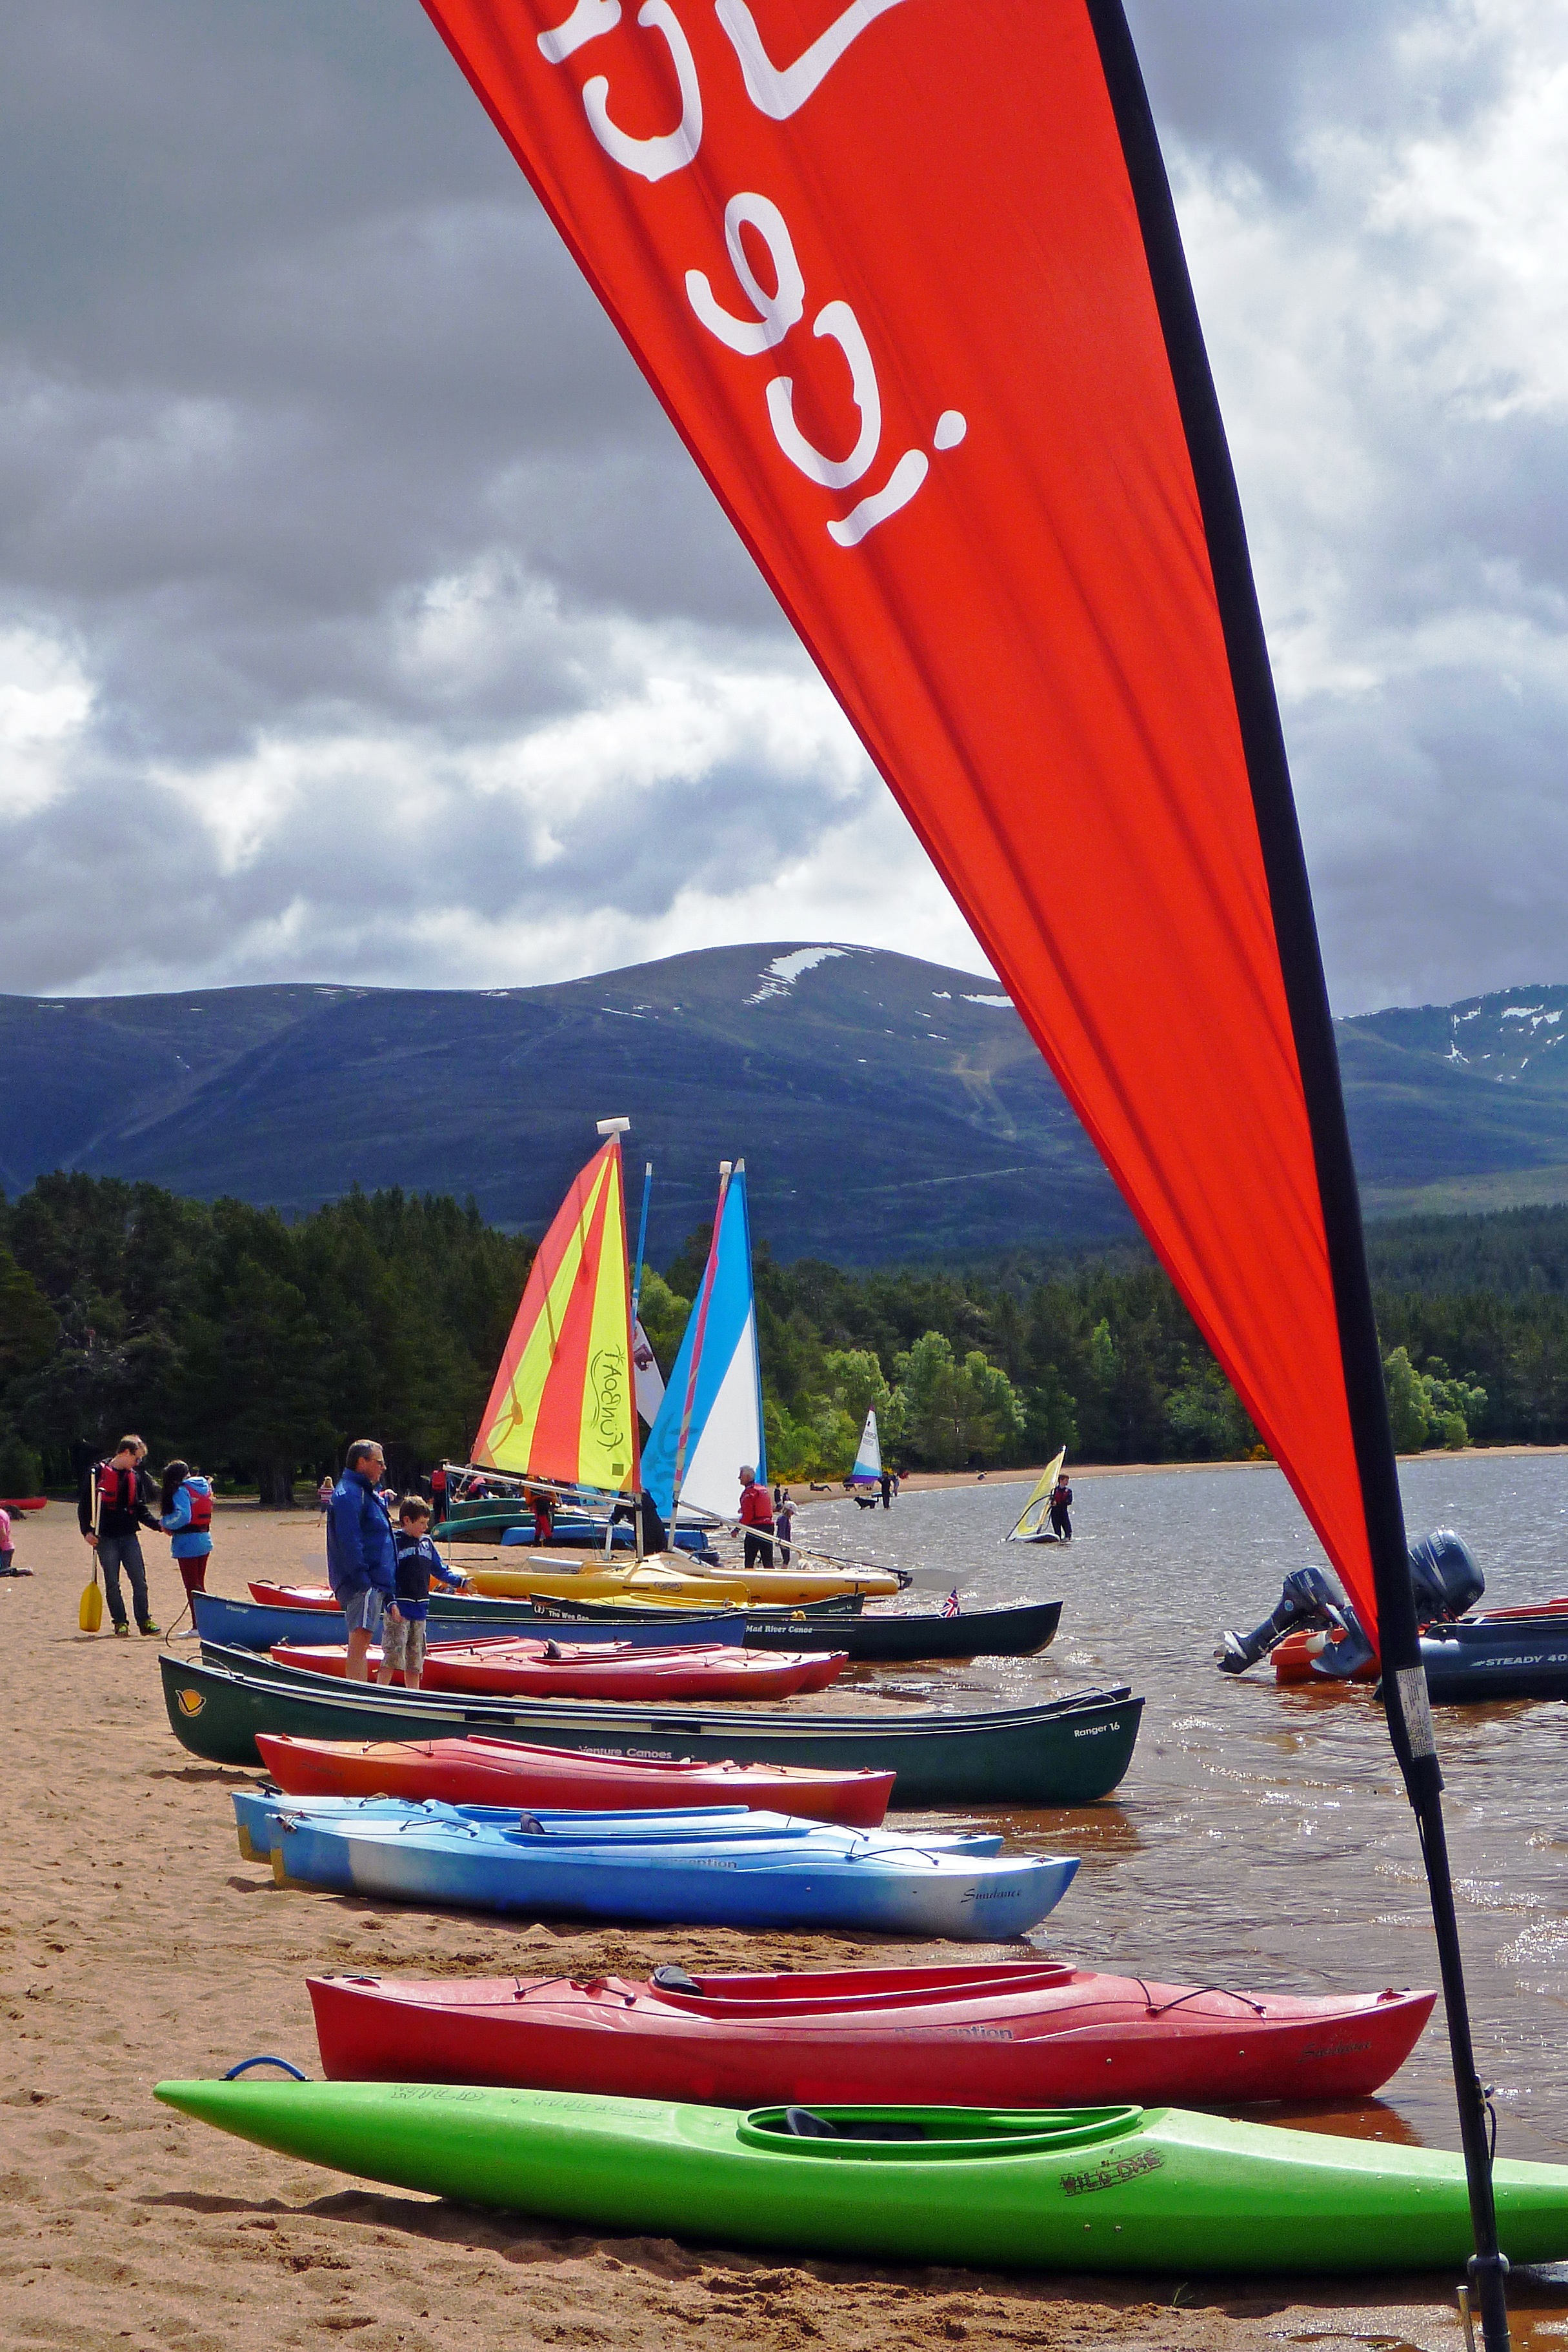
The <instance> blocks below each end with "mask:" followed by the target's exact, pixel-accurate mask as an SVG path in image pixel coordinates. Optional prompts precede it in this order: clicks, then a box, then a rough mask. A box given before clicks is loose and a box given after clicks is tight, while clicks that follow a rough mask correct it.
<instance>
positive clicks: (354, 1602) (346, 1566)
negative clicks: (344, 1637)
mask: <svg viewBox="0 0 1568 2352" xmlns="http://www.w3.org/2000/svg"><path fill="white" fill-rule="evenodd" d="M385 1475H386V1456H385V1455H384V1454H383V1452H382V1450H381V1448H380V1446H379V1445H378V1444H376V1442H375V1440H374V1437H358V1438H356V1439H355V1440H354V1442H353V1444H352V1445H351V1446H350V1447H349V1452H348V1461H347V1463H346V1465H344V1469H343V1475H342V1477H341V1478H340V1479H339V1480H338V1483H337V1485H336V1486H334V1487H333V1489H332V1499H331V1502H330V1503H329V1504H328V1505H327V1576H328V1579H329V1580H330V1581H331V1588H332V1591H333V1592H334V1593H335V1594H336V1595H337V1598H338V1600H339V1601H340V1602H341V1603H342V1612H343V1615H344V1616H345V1617H346V1618H347V1620H348V1628H349V1655H348V1675H349V1679H350V1681H351V1682H356V1683H363V1682H365V1681H367V1680H368V1679H369V1671H370V1670H369V1667H368V1665H367V1664H366V1653H367V1652H368V1651H369V1649H370V1646H371V1643H373V1642H374V1640H375V1639H376V1637H377V1635H378V1634H379V1633H380V1632H381V1620H382V1615H383V1612H384V1610H385V1608H386V1604H387V1602H388V1601H390V1600H391V1599H392V1596H393V1593H394V1591H395V1589H396V1571H397V1543H396V1538H395V1537H394V1535H393V1532H392V1520H391V1518H390V1517H389V1516H388V1514H387V1508H386V1505H385V1504H384V1502H383V1501H382V1499H381V1496H379V1495H378V1494H377V1493H376V1488H377V1487H378V1486H380V1485H381V1482H382V1480H383V1479H384V1477H385Z"/></svg>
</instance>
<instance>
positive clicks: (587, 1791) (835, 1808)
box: [256, 1732, 893, 1829]
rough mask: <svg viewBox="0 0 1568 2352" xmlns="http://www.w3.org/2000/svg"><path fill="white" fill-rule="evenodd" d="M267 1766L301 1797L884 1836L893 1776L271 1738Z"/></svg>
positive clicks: (495, 1747) (264, 1756)
mask: <svg viewBox="0 0 1568 2352" xmlns="http://www.w3.org/2000/svg"><path fill="white" fill-rule="evenodd" d="M256 1745H257V1748H258V1749H259V1751H260V1756H261V1761H262V1763H263V1765H264V1766H265V1768H266V1769H267V1770H268V1772H269V1773H270V1774H271V1775H272V1778H273V1780H276V1782H277V1783H278V1786H279V1788H280V1789H283V1790H287V1791H288V1793H289V1795H290V1796H298V1797H406V1798H408V1799H409V1800H410V1801H413V1802H415V1803H425V1802H427V1801H437V1802H438V1803H444V1804H448V1805H463V1804H474V1805H516V1806H517V1807H518V1808H519V1809H520V1810H521V1809H522V1808H524V1807H528V1806H533V1805H577V1806H580V1807H582V1808H584V1810H586V1809H589V1808H592V1807H597V1806H603V1807H604V1808H605V1810H606V1811H612V1812H615V1811H621V1810H622V1809H623V1808H624V1807H626V1806H628V1805H646V1806H650V1807H651V1806H664V1805H694V1804H700V1803H703V1802H710V1803H713V1804H720V1805H725V1804H729V1805H748V1806H751V1807H753V1808H756V1809H758V1810H760V1811H764V1812H767V1811H777V1812H781V1813H793V1814H794V1815H795V1817H796V1818H797V1819H801V1820H813V1821H824V1822H842V1823H844V1824H846V1825H847V1826H849V1827H853V1828H856V1829H875V1828H876V1826H877V1824H878V1823H879V1822H880V1821H881V1819H882V1817H883V1815H884V1814H885V1813H886V1811H887V1810H888V1801H889V1798H890V1797H891V1795H892V1793H893V1775H892V1774H891V1773H890V1772H807V1771H800V1770H795V1771H791V1770H788V1769H785V1768H783V1767H780V1766H769V1765H765V1764H680V1763H673V1762H671V1763H667V1764H643V1763H638V1762H636V1761H634V1760H633V1759H631V1758H630V1757H625V1756H621V1757H616V1756H593V1755H574V1754H573V1753H572V1752H571V1751H570V1750H569V1749H565V1748H525V1747H523V1746H521V1744H520V1743H519V1742H517V1741H515V1740H500V1739H496V1740H487V1739H430V1740H419V1741H393V1740H361V1741H350V1740H343V1741H336V1740H320V1739H289V1738H284V1737H282V1736H280V1735H278V1734H273V1733H268V1732H262V1733H261V1734H260V1735H259V1737H258V1739H257V1742H256Z"/></svg>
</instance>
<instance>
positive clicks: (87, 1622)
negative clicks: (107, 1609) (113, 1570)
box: [77, 1468, 103, 1633]
mask: <svg viewBox="0 0 1568 2352" xmlns="http://www.w3.org/2000/svg"><path fill="white" fill-rule="evenodd" d="M101 1501H102V1493H101V1490H100V1486H99V1483H98V1471H97V1469H96V1468H95V1469H94V1470H93V1473H92V1532H93V1534H94V1535H95V1536H96V1535H97V1533H98V1512H99V1506H100V1502H101ZM77 1622H78V1624H79V1626H80V1627H81V1630H82V1632H83V1633H97V1631H98V1629H99V1627H100V1625H101V1624H102V1622H103V1588H102V1586H101V1585H100V1583H99V1580H98V1546H97V1545H96V1544H94V1546H93V1548H92V1582H91V1583H90V1584H85V1585H83V1587H82V1594H81V1607H80V1608H79V1610H78V1611H77Z"/></svg>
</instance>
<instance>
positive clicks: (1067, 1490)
mask: <svg viewBox="0 0 1568 2352" xmlns="http://www.w3.org/2000/svg"><path fill="white" fill-rule="evenodd" d="M1051 1532H1052V1534H1053V1535H1054V1536H1055V1537H1056V1538H1057V1539H1058V1542H1059V1543H1071V1541H1072V1488H1071V1487H1070V1486H1068V1474H1067V1472H1066V1471H1065V1470H1064V1471H1062V1473H1061V1474H1060V1475H1059V1476H1058V1479H1057V1483H1056V1485H1055V1486H1053V1487H1052V1488H1051Z"/></svg>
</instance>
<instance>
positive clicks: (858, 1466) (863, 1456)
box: [839, 1406, 882, 1486]
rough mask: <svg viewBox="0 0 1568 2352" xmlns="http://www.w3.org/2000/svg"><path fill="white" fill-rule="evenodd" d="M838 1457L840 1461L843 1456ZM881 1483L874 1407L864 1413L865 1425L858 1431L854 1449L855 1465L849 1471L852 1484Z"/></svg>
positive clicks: (872, 1484)
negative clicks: (858, 1434)
mask: <svg viewBox="0 0 1568 2352" xmlns="http://www.w3.org/2000/svg"><path fill="white" fill-rule="evenodd" d="M839 1459H840V1460H841V1461H842V1459H843V1456H842V1455H840V1456H839ZM881 1483H882V1441H881V1439H880V1438H879V1436H878V1434H877V1413H876V1408H875V1407H874V1406H873V1408H872V1410H871V1411H870V1412H868V1414H867V1415H866V1426H865V1428H864V1429H863V1430H862V1431H861V1432H860V1443H859V1445H858V1448H857V1449H856V1454H855V1467H854V1469H853V1470H851V1472H850V1473H849V1484H850V1485H851V1486H880V1485H881Z"/></svg>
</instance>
